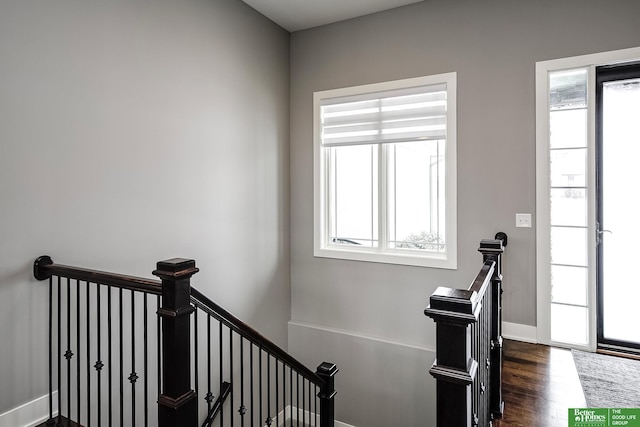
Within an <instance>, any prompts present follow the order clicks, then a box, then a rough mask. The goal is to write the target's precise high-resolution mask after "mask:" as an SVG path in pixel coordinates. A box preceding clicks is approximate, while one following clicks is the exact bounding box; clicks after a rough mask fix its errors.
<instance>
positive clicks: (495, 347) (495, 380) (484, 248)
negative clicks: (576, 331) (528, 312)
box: [478, 232, 507, 418]
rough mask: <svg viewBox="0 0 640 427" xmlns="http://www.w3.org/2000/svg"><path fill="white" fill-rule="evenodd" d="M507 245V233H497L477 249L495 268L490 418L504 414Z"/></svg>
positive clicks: (492, 288)
mask: <svg viewBox="0 0 640 427" xmlns="http://www.w3.org/2000/svg"><path fill="white" fill-rule="evenodd" d="M505 246H507V235H506V234H505V233H503V232H500V233H497V234H496V237H495V240H482V241H481V242H480V248H478V251H479V252H481V253H482V258H483V261H484V262H486V261H494V262H495V263H496V268H495V270H494V272H493V277H492V278H491V296H492V297H493V301H492V304H491V307H492V313H491V356H490V357H491V362H490V363H491V366H490V368H489V369H490V378H491V382H490V384H491V385H490V387H489V408H490V410H491V417H492V418H500V417H502V415H503V414H504V401H503V400H502V360H503V349H502V254H503V253H504V248H505Z"/></svg>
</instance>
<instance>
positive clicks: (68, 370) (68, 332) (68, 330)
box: [58, 277, 73, 418]
mask: <svg viewBox="0 0 640 427" xmlns="http://www.w3.org/2000/svg"><path fill="white" fill-rule="evenodd" d="M64 357H65V358H66V359H67V416H68V417H69V418H71V358H72V357H73V352H72V351H71V279H69V278H68V277H67V351H66V353H65V354H64ZM58 395H59V396H60V395H61V393H60V391H59V392H58ZM61 415H62V414H61Z"/></svg>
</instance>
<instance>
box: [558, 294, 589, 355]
mask: <svg viewBox="0 0 640 427" xmlns="http://www.w3.org/2000/svg"><path fill="white" fill-rule="evenodd" d="M588 332H589V328H588V311H587V308H586V307H575V306H572V305H562V304H551V340H552V341H556V342H562V343H568V344H578V345H586V344H587V343H588V340H589V334H588Z"/></svg>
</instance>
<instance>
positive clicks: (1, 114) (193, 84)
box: [0, 0, 290, 413]
mask: <svg viewBox="0 0 640 427" xmlns="http://www.w3.org/2000/svg"><path fill="white" fill-rule="evenodd" d="M288 55H289V34H288V33H287V32H286V31H284V30H283V29H281V28H280V27H278V26H276V25H275V24H273V23H272V22H270V21H268V20H267V19H265V18H264V17H262V16H261V15H259V14H258V13H257V12H255V11H254V10H253V9H251V8H249V7H248V6H247V5H245V4H244V3H242V2H241V1H239V0H207V1H204V0H180V1H176V0H135V1H131V0H116V1H90V2H85V1H82V2H77V1H70V0H58V1H55V2H49V1H39V0H3V1H1V2H0V218H1V221H0V384H1V385H2V386H1V387H0V413H3V412H5V411H6V410H9V409H11V408H14V407H16V406H18V405H20V404H22V403H25V402H27V401H30V400H32V399H34V398H36V397H40V396H42V395H43V394H45V393H46V391H47V377H46V360H47V359H46V351H45V349H46V344H47V340H46V331H47V325H46V316H47V313H46V299H47V292H46V288H47V287H46V285H45V283H41V282H36V281H35V280H33V279H32V278H31V263H32V262H33V260H34V259H35V258H36V257H37V256H38V255H41V254H49V255H51V256H52V257H53V259H54V260H56V261H58V262H60V263H64V264H71V265H80V266H86V267H90V268H96V269H106V270H109V271H117V272H122V273H127V274H133V275H141V276H145V277H152V276H151V271H152V270H153V269H154V268H155V262H156V261H158V260H161V259H167V258H170V257H175V256H181V257H189V258H195V259H196V262H197V264H198V266H199V267H200V269H201V272H200V273H199V274H198V275H196V276H195V277H194V281H193V282H194V284H195V285H196V286H197V287H198V288H200V289H201V290H202V291H204V292H205V293H206V294H208V295H209V296H211V297H212V298H213V299H215V300H216V301H218V302H219V303H220V304H222V305H223V306H225V307H226V308H228V309H229V310H231V311H232V312H234V313H235V314H237V315H238V316H239V317H241V318H243V319H246V320H248V321H249V322H250V323H251V324H253V325H256V327H257V328H258V329H259V330H261V332H262V333H263V334H265V335H266V336H268V337H270V338H272V339H274V340H275V342H276V343H278V344H280V345H282V346H285V347H286V345H287V321H288V320H289V312H290V311H289V307H290V285H289V283H290V272H289V181H288V179H289V108H288V107H289V59H288Z"/></svg>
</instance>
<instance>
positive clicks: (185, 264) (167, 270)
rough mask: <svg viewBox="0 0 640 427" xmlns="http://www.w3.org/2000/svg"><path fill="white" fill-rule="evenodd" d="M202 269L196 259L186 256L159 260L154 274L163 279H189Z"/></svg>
mask: <svg viewBox="0 0 640 427" xmlns="http://www.w3.org/2000/svg"><path fill="white" fill-rule="evenodd" d="M198 271H200V269H199V268H197V267H196V262H195V260H192V259H186V258H171V259H168V260H165V261H158V263H157V265H156V270H154V271H153V275H154V276H158V277H159V278H161V279H163V280H178V279H188V278H189V277H191V276H193V275H194V274H196V273H197V272H198Z"/></svg>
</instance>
